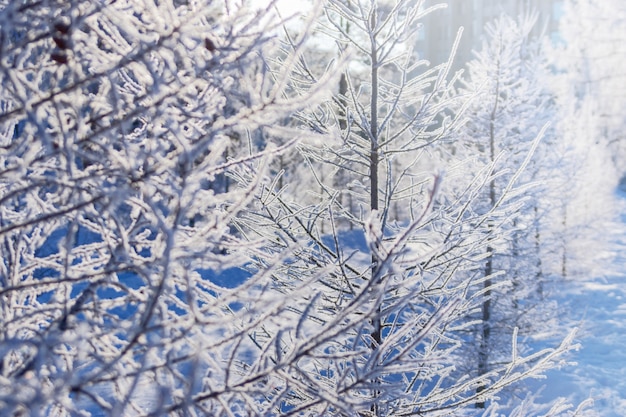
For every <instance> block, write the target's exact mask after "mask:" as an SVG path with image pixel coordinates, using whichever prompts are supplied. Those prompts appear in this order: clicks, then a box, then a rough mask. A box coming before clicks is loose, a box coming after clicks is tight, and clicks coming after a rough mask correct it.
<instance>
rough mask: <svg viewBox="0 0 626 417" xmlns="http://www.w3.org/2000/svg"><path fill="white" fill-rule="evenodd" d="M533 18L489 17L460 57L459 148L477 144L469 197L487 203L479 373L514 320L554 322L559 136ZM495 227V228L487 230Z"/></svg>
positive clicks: (531, 329) (504, 350)
mask: <svg viewBox="0 0 626 417" xmlns="http://www.w3.org/2000/svg"><path fill="white" fill-rule="evenodd" d="M535 22H536V15H532V14H531V15H525V16H521V17H520V19H519V20H518V21H515V20H513V19H512V18H510V17H508V16H505V15H503V16H501V17H500V18H498V19H496V20H495V21H494V22H492V23H489V24H487V26H486V28H485V30H486V34H487V38H486V40H485V41H484V43H483V46H482V49H481V50H480V51H479V52H476V58H475V59H474V60H473V61H471V62H470V63H469V64H468V70H469V71H468V77H467V81H466V83H465V84H466V87H465V88H466V89H467V90H468V91H470V92H471V91H476V92H477V95H476V98H475V99H474V100H473V101H472V103H471V105H470V106H469V108H468V110H467V113H466V114H467V115H468V118H469V122H468V123H467V124H466V125H465V126H464V127H463V129H462V133H461V136H462V137H464V138H465V139H466V143H467V146H468V147H469V148H466V149H465V150H464V151H463V150H460V152H465V153H467V154H468V155H470V156H471V155H474V154H477V155H478V162H479V164H478V168H482V167H484V166H487V167H489V168H488V169H489V170H490V171H491V173H490V178H489V184H488V187H487V189H486V190H485V193H484V196H483V198H482V199H480V200H478V201H476V202H475V210H477V211H478V212H482V213H492V214H491V219H490V220H489V222H488V224H487V225H486V230H485V233H486V234H488V235H490V237H488V238H487V239H488V241H489V243H488V245H487V246H486V254H485V255H486V259H485V264H484V267H483V274H484V280H483V281H482V283H481V284H480V286H479V287H478V288H476V291H477V293H479V294H482V297H483V302H482V306H481V313H480V323H481V324H480V325H479V326H478V327H479V329H477V331H476V333H477V335H476V340H477V342H476V346H477V351H476V357H477V366H476V371H477V372H478V374H484V373H487V372H488V371H489V370H490V369H491V367H492V366H493V365H492V364H493V363H499V362H501V361H502V357H503V356H504V357H508V356H509V355H510V353H509V352H508V340H506V339H507V338H508V336H507V335H508V334H510V332H511V331H512V330H513V328H518V329H519V331H520V332H521V334H524V335H526V336H532V335H534V334H537V333H541V334H542V335H543V336H544V337H545V336H546V335H548V334H550V333H551V332H555V331H556V328H554V329H552V330H549V329H548V328H547V327H549V324H548V323H546V322H545V319H546V317H552V318H555V317H556V316H555V314H554V310H555V308H554V307H555V306H553V305H548V304H546V303H547V302H546V300H545V299H543V285H544V281H545V280H546V279H547V277H546V276H545V275H544V266H543V263H544V256H545V255H544V254H545V252H546V249H549V248H546V247H545V246H547V245H553V244H554V243H553V242H552V241H550V235H553V234H554V227H549V226H546V220H548V221H550V220H552V219H553V218H554V214H553V213H554V212H555V211H556V210H558V211H559V213H560V204H559V203H560V201H561V199H560V198H559V196H555V195H554V194H553V192H554V191H553V187H554V184H556V181H557V179H558V177H559V175H562V174H560V173H559V172H558V171H557V169H558V168H562V167H563V164H562V163H559V162H558V161H557V160H556V159H555V158H554V156H553V154H555V153H556V152H554V150H555V147H556V146H557V145H556V144H554V141H555V137H554V130H553V129H550V130H548V123H550V122H551V121H554V119H555V116H556V109H555V105H554V100H553V97H552V96H551V94H550V92H549V91H548V89H547V88H546V87H545V85H544V82H545V80H546V74H547V61H546V59H545V58H544V56H543V55H542V51H541V49H540V47H541V43H540V42H539V41H538V40H533V39H531V38H530V34H531V31H532V29H533V26H534V24H535ZM483 169H484V168H483ZM507 200H508V201H509V203H508V204H506V202H507ZM495 228H498V229H500V231H499V232H497V233H494V230H493V229H495ZM550 311H552V312H553V313H552V314H550V313H549V312H550ZM539 317H541V320H539V319H538V318H539ZM539 323H541V324H539ZM503 335H504V340H502V339H503ZM480 389H482V388H480ZM478 405H479V406H481V407H484V403H479V404H478Z"/></svg>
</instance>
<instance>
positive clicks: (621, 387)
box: [533, 191, 626, 417]
mask: <svg viewBox="0 0 626 417" xmlns="http://www.w3.org/2000/svg"><path fill="white" fill-rule="evenodd" d="M615 198H616V201H615V203H616V204H615V209H616V210H617V211H618V213H619V215H618V216H615V217H616V220H609V221H607V222H606V223H605V224H604V228H605V230H604V231H603V232H604V233H603V235H604V236H605V239H606V241H607V242H608V243H609V245H608V248H607V250H606V251H604V252H603V254H602V256H601V258H600V261H601V263H602V265H603V268H602V273H599V274H594V275H595V276H590V277H588V278H579V279H576V280H571V281H566V282H565V283H561V284H560V285H561V286H562V288H560V290H559V291H554V292H553V294H554V295H553V296H554V297H555V298H557V299H558V301H559V304H560V305H562V306H563V307H564V308H565V310H564V311H565V313H566V315H567V316H569V317H567V319H566V321H568V322H571V321H573V322H574V324H576V325H577V326H578V327H579V328H580V331H579V333H578V337H577V342H578V343H580V345H581V347H580V350H579V351H577V352H575V353H574V354H572V356H571V357H570V358H568V359H569V360H570V361H572V362H575V363H576V365H570V366H565V367H563V368H562V369H559V370H554V371H552V372H550V373H548V375H547V379H545V380H541V381H535V382H534V383H533V384H537V383H539V384H540V385H544V390H543V392H542V396H541V397H540V398H539V400H540V402H544V401H545V402H548V401H551V400H553V399H555V398H557V397H566V398H568V399H569V400H570V401H571V402H572V403H573V404H579V403H581V402H582V401H585V400H587V399H592V400H593V405H592V406H590V408H589V409H586V411H585V412H584V415H585V416H601V417H624V416H626V192H624V191H618V192H617V193H616V195H615Z"/></svg>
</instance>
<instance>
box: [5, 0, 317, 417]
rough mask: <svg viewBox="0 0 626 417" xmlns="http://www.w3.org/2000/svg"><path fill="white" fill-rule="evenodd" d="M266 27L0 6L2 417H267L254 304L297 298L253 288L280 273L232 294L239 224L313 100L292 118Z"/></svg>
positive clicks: (242, 256) (133, 9)
mask: <svg viewBox="0 0 626 417" xmlns="http://www.w3.org/2000/svg"><path fill="white" fill-rule="evenodd" d="M268 13H270V10H269V9H268V10H258V11H254V9H251V8H247V7H245V5H243V6H242V5H240V4H238V3H237V2H230V1H226V2H223V3H220V4H218V3H217V2H211V1H191V2H185V1H173V0H169V1H168V0H166V1H150V0H145V1H141V0H139V1H137V0H133V1H126V0H118V1H100V0H94V1H90V0H73V1H55V0H49V1H48V0H45V1H12V2H3V4H2V9H1V10H0V48H1V49H2V53H1V55H2V57H1V60H0V79H1V82H0V85H1V86H2V87H1V88H0V100H2V113H1V114H0V122H1V123H2V126H3V129H2V134H3V136H2V139H1V142H2V143H1V146H2V149H1V150H0V167H1V168H0V169H1V171H0V239H1V242H2V246H1V247H2V249H1V250H0V252H1V255H2V256H1V258H2V261H1V262H0V409H1V410H2V412H1V413H0V414H2V415H7V416H10V415H33V416H34V415H83V413H85V414H86V413H94V415H112V416H119V415H165V414H171V415H178V414H180V413H191V414H204V415H220V414H223V413H226V414H228V415H232V413H235V414H237V413H244V414H248V413H247V412H242V411H237V410H247V409H249V410H251V411H250V412H251V413H255V412H257V410H258V409H259V408H261V409H263V407H267V409H271V405H269V404H265V405H264V406H258V407H257V405H256V404H257V403H261V402H263V401H265V400H264V399H266V395H267V394H266V393H265V392H263V389H261V388H259V387H260V386H261V385H263V384H264V383H267V381H265V382H263V381H264V380H265V379H266V378H267V376H268V375H267V374H268V369H269V368H275V372H278V373H280V372H281V370H280V366H278V365H276V366H270V365H269V364H268V363H267V362H265V361H264V360H265V359H266V358H264V357H263V356H262V355H256V356H255V355H252V354H251V353H249V352H250V351H251V350H254V346H255V345H254V344H253V342H252V340H251V335H250V334H251V332H253V331H254V328H255V326H256V325H257V324H258V321H259V319H258V318H253V316H251V315H250V312H249V311H245V312H244V311H243V310H242V309H241V306H242V305H243V304H246V305H249V306H251V307H249V309H252V310H254V309H256V310H257V311H263V310H264V309H267V310H266V311H269V312H271V311H272V309H273V308H275V307H272V306H273V305H274V306H276V305H277V304H276V303H278V302H280V301H281V299H280V298H279V299H276V297H275V296H271V297H265V292H264V290H263V285H260V284H256V282H258V281H262V280H263V279H264V277H266V276H267V275H269V273H267V275H262V276H260V277H259V278H258V279H257V280H255V279H251V280H250V282H248V283H247V284H246V286H245V287H244V288H240V289H238V290H236V291H235V290H232V289H231V288H230V287H232V286H233V281H234V280H235V279H237V278H238V279H240V280H241V279H243V278H245V277H246V276H249V275H251V273H250V272H245V271H243V270H242V269H238V268H237V267H241V266H244V265H247V264H249V262H250V260H251V259H252V258H254V253H255V250H256V249H255V248H256V247H257V246H258V245H257V243H256V242H248V241H245V243H242V242H241V240H240V239H241V236H240V235H238V234H237V233H236V229H235V228H234V226H233V222H232V219H233V218H234V217H235V216H237V214H238V213H239V212H240V211H242V210H245V209H246V208H247V206H248V205H250V204H251V202H252V201H253V199H254V196H255V190H256V188H257V187H258V186H259V184H261V183H262V182H263V181H265V178H266V177H265V170H264V166H266V165H267V164H268V162H267V161H268V160H270V159H271V157H272V156H273V155H277V154H280V152H281V151H282V147H286V146H289V142H290V141H293V139H294V138H297V132H295V131H289V132H287V131H286V130H284V129H280V128H279V127H278V126H279V125H280V123H278V121H279V120H281V119H282V118H284V117H287V116H289V115H290V114H291V113H292V112H293V111H294V110H297V109H299V108H301V107H302V106H304V105H308V104H309V103H314V102H315V93H316V91H314V90H310V94H309V95H308V96H307V100H308V101H306V102H297V103H296V102H293V101H289V100H286V99H285V98H284V95H283V90H282V86H283V85H284V80H282V81H281V79H280V77H287V75H288V74H289V68H288V67H286V66H284V67H283V68H281V69H280V71H274V72H272V74H271V76H270V72H269V67H268V64H267V62H266V61H264V60H263V57H264V56H270V55H271V54H272V53H273V52H272V51H273V50H275V49H276V48H275V47H276V45H275V44H274V43H273V41H272V40H271V35H272V34H275V33H276V31H277V27H276V26H275V25H276V20H274V19H271V18H269V16H268ZM281 71H282V72H281ZM320 91H321V90H320ZM277 143H278V145H277ZM241 176H250V177H252V178H253V181H251V182H250V183H248V184H246V186H245V187H235V186H232V184H233V183H236V180H235V179H233V178H238V177H241ZM227 179H228V181H229V182H230V184H227V183H226V180H227ZM221 271H227V272H230V273H231V274H230V275H228V277H227V278H228V281H227V282H224V281H223V280H224V276H225V275H224V274H222V273H221ZM232 271H235V272H236V274H235V273H233V272H232ZM224 286H225V287H226V288H225V287H224ZM260 300H262V301H260ZM255 305H256V307H255ZM260 321H262V320H260ZM256 360H259V361H260V362H258V363H257V362H256ZM255 364H256V365H255ZM259 412H260V413H261V414H263V412H261V411H259Z"/></svg>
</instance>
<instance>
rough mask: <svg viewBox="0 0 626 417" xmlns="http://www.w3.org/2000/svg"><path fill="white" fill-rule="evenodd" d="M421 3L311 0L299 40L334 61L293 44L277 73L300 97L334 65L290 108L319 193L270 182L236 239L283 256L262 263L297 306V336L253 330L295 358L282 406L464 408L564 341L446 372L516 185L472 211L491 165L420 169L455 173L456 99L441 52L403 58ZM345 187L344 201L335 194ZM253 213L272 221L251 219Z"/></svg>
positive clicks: (349, 410)
mask: <svg viewBox="0 0 626 417" xmlns="http://www.w3.org/2000/svg"><path fill="white" fill-rule="evenodd" d="M421 6H422V3H421V2H417V3H415V2H411V1H406V2H404V1H399V2H395V3H393V4H391V3H389V4H388V3H385V2H377V1H369V2H367V1H366V2H360V1H357V2H354V1H340V0H336V1H335V0H332V1H328V2H327V3H326V4H325V8H324V12H323V16H322V18H321V21H320V35H319V36H320V38H318V39H316V41H315V42H312V45H311V48H317V47H318V46H319V45H325V47H326V45H329V44H330V43H331V42H335V45H336V54H337V56H338V58H336V59H335V60H334V61H331V62H328V63H321V65H320V63H319V57H320V55H321V54H319V53H317V51H315V50H314V51H313V54H312V55H314V56H315V58H316V59H315V60H312V59H310V56H309V51H307V50H304V52H303V54H302V58H301V60H300V63H301V65H300V67H299V69H298V71H297V74H296V76H294V77H292V89H293V91H294V92H295V93H303V92H306V91H308V85H310V84H312V83H313V84H314V83H315V82H317V81H318V80H319V79H321V78H322V77H323V76H324V74H326V72H325V71H324V70H325V69H328V68H331V69H330V70H329V71H334V68H335V67H334V66H333V65H334V64H335V63H336V62H342V61H344V62H345V61H348V62H349V64H347V65H346V66H345V67H344V69H343V72H342V76H341V78H340V81H339V82H338V84H337V85H338V88H336V89H335V94H334V95H333V97H332V98H330V99H329V100H328V101H326V102H324V103H323V104H322V105H320V106H317V107H311V108H309V109H306V110H305V111H304V112H300V113H298V115H297V118H298V119H299V120H300V121H301V125H302V126H303V127H304V128H306V129H310V130H312V131H314V132H320V133H321V134H323V135H324V136H323V137H321V138H320V140H318V141H310V142H305V143H303V145H302V146H301V149H302V151H303V153H304V157H305V160H307V161H308V162H309V166H310V167H311V174H310V175H311V177H312V178H315V179H316V180H317V181H318V187H317V188H319V189H320V190H322V192H321V197H322V198H321V199H320V200H318V201H317V202H316V203H314V204H303V202H302V199H297V198H296V199H292V198H291V196H290V194H289V188H287V189H285V190H282V189H281V190H278V189H272V188H269V189H267V191H266V194H265V196H264V197H265V198H264V200H263V201H264V203H263V205H262V206H261V207H260V208H259V210H258V211H257V212H256V213H254V214H247V218H244V219H240V220H239V222H240V225H241V229H242V230H245V231H246V233H247V234H249V235H250V236H251V237H252V236H257V237H260V238H263V239H265V240H268V241H269V240H270V238H273V239H274V240H275V241H276V243H275V244H273V245H272V246H271V247H270V248H271V249H270V248H268V249H267V251H268V252H271V253H276V252H279V253H285V252H287V253H288V254H289V255H285V256H286V257H288V258H289V259H290V261H289V264H288V265H284V266H283V267H282V270H280V271H278V270H276V271H273V272H274V275H275V279H276V282H277V283H280V284H279V285H280V286H281V288H284V289H285V291H287V289H288V288H293V285H294V278H295V277H297V278H298V280H297V281H296V282H301V283H302V284H301V285H306V288H307V296H306V298H305V300H306V302H305V301H304V300H303V301H302V302H303V303H304V305H303V306H302V307H301V308H299V309H295V308H294V311H297V313H298V314H299V315H300V317H301V321H302V324H298V326H297V329H300V331H301V332H302V333H299V330H296V331H295V332H296V334H301V335H306V338H305V340H306V342H304V341H303V340H302V339H301V338H294V339H290V340H289V342H285V341H284V337H285V335H284V334H281V333H280V332H279V330H275V332H274V333H273V334H271V335H268V334H264V335H263V338H261V337H259V338H258V339H256V340H257V341H258V343H259V345H260V346H265V349H266V350H267V351H272V352H275V353H274V355H275V357H281V358H283V357H286V356H288V357H291V358H297V359H298V360H297V363H298V366H297V368H296V369H293V372H295V373H296V375H298V376H297V379H298V381H301V384H302V385H301V386H300V389H299V390H298V391H297V394H296V393H295V392H294V394H293V395H291V396H289V398H284V400H285V403H284V404H285V408H284V410H285V411H288V413H287V414H297V413H302V412H305V411H307V412H314V413H315V414H348V415H350V414H354V413H357V414H358V415H364V416H365V415H405V414H413V413H415V414H424V415H450V414H462V413H468V412H469V410H470V409H471V407H473V405H474V404H481V403H483V402H484V401H486V400H487V399H492V398H494V396H495V394H496V393H497V392H498V391H500V390H501V389H503V388H504V387H506V386H509V385H511V384H513V383H515V382H516V381H519V380H520V379H523V378H525V377H527V376H529V375H534V374H535V373H536V372H541V370H542V369H545V367H549V366H552V365H554V363H555V362H553V361H554V360H555V358H556V357H557V356H558V355H559V354H561V353H563V352H564V351H566V350H567V349H568V343H569V342H568V341H566V342H565V343H564V344H563V345H562V346H561V347H559V348H557V349H555V350H550V351H543V352H541V353H535V354H532V355H530V356H528V357H520V356H518V354H519V351H518V350H517V330H515V329H512V330H511V332H510V337H512V339H513V347H512V349H511V350H510V354H511V356H510V358H512V359H511V360H507V361H504V362H503V364H501V365H500V366H495V367H493V368H490V369H488V370H485V371H484V372H482V373H480V374H478V375H467V374H464V373H463V372H462V371H460V370H459V366H460V365H461V364H464V363H466V361H465V359H464V358H463V357H462V353H461V352H462V349H460V347H461V346H462V345H463V343H464V340H465V338H466V334H467V333H466V330H467V329H469V328H470V327H471V326H472V325H473V319H474V316H475V313H476V311H478V310H479V309H480V308H481V306H482V305H483V300H484V296H483V294H484V293H483V292H481V293H473V292H472V291H470V289H471V288H475V286H477V285H482V284H483V283H484V282H485V279H484V278H483V277H480V276H477V275H476V274H468V273H466V271H472V270H473V271H475V270H476V267H477V265H479V263H481V262H483V261H484V260H485V251H486V248H487V247H489V245H490V242H493V241H494V239H495V237H499V236H500V234H501V233H507V234H505V235H503V237H506V236H510V232H507V231H506V228H505V227H500V225H499V223H503V222H504V221H503V218H506V213H505V214H504V215H503V214H502V213H500V212H498V210H500V209H503V208H504V204H500V203H501V202H502V201H504V202H507V201H508V199H510V198H511V197H512V196H513V195H514V194H515V192H516V191H517V190H514V189H513V186H515V185H516V184H515V181H510V184H509V187H508V188H507V189H506V190H505V192H503V193H502V195H501V196H500V197H499V198H500V200H501V201H500V202H499V204H498V205H497V209H498V210H489V211H486V212H478V211H475V210H473V209H472V207H473V206H474V205H475V204H477V202H478V201H479V199H480V196H481V195H482V190H484V189H485V188H486V187H487V189H488V187H489V184H490V182H491V181H492V179H493V178H494V176H497V175H499V173H498V172H492V169H491V168H493V167H496V168H497V166H496V165H495V164H491V165H489V169H485V170H484V171H483V172H482V173H479V175H476V176H474V180H473V181H471V182H469V183H463V185H464V186H463V187H456V186H453V185H451V184H449V183H447V182H446V179H445V177H443V178H442V177H441V176H439V175H433V174H432V172H433V171H436V170H437V169H442V168H447V169H448V170H449V171H450V175H451V177H452V178H454V177H455V176H456V175H458V176H459V177H461V176H463V175H464V174H466V173H467V171H464V169H465V167H466V166H467V161H464V160H459V159H458V158H459V156H458V155H454V154H451V153H450V152H449V149H450V146H448V144H449V143H450V142H452V141H454V140H457V138H459V137H460V130H461V127H462V124H463V122H464V120H465V119H464V118H465V116H466V115H465V114H464V106H466V100H467V99H468V98H469V97H463V96H460V95H458V94H457V93H455V90H454V88H453V84H454V81H455V79H456V78H455V77H452V80H448V77H449V65H450V64H449V62H448V63H446V64H444V65H441V66H439V67H435V68H432V69H430V68H427V67H426V65H425V62H420V61H415V55H414V54H413V51H412V50H411V47H410V46H411V45H412V44H413V39H414V38H413V35H414V34H415V31H416V30H417V28H418V24H419V23H418V22H419V19H420V18H421V17H422V16H424V15H425V14H426V13H429V12H430V11H432V9H429V10H424V9H423V8H422V7H421ZM320 39H323V40H320ZM286 42H287V45H288V47H291V48H292V50H294V51H298V50H299V47H300V44H299V43H297V42H295V41H291V40H290V38H288V39H287V41H286ZM328 49H329V48H327V49H326V51H327V50H328ZM453 51H454V47H453V46H452V48H451V55H453ZM324 55H325V56H329V54H328V53H325V54H324ZM329 172H332V173H335V172H337V175H334V176H330V175H328V173H329ZM339 173H341V175H339ZM519 175H520V173H519V172H518V173H517V175H516V176H519ZM338 178H340V179H342V180H343V181H346V182H345V183H341V182H340V181H337V179H338ZM347 192H349V193H351V195H352V196H353V197H354V198H353V200H352V204H350V205H346V204H345V203H344V201H345V199H343V198H342V197H341V196H342V194H344V193H347ZM396 208H398V209H396ZM506 208H507V209H510V206H507V207H506ZM508 213H510V211H509V212H508ZM261 223H262V224H264V225H267V226H272V227H271V228H265V229H263V230H261V229H259V228H258V227H255V226H256V225H258V224H261ZM342 225H345V226H343V227H342ZM348 225H351V227H350V226H348ZM329 229H330V232H329V231H328V230H329ZM349 230H352V231H351V232H350V231H349ZM294 245H295V246H294ZM294 247H297V248H298V249H297V251H295V252H294V249H293V248H294ZM267 263H268V264H270V262H267ZM487 288H491V285H489V286H487ZM305 329H306V330H305ZM279 336H280V337H279ZM279 347H280V350H279ZM290 363H296V362H290ZM294 378H296V376H294ZM337 393H339V395H337Z"/></svg>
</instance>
